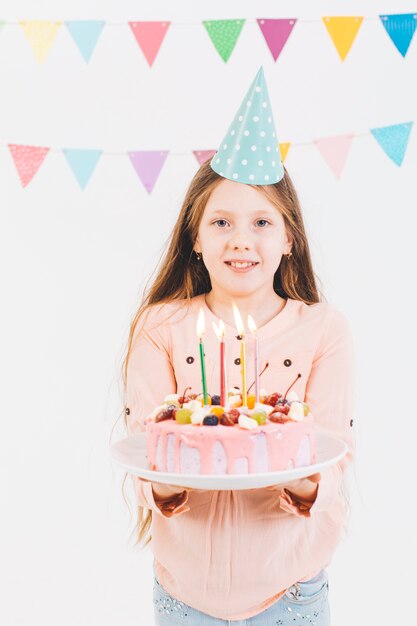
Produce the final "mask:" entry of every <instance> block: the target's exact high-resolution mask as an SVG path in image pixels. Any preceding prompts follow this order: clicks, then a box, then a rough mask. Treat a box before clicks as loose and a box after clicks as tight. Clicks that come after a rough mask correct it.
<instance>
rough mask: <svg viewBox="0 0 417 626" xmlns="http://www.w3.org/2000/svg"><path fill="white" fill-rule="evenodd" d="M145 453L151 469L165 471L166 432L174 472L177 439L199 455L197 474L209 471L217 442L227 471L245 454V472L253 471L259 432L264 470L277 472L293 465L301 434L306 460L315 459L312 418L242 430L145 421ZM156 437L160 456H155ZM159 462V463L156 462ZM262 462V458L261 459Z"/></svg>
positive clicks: (177, 462)
mask: <svg viewBox="0 0 417 626" xmlns="http://www.w3.org/2000/svg"><path fill="white" fill-rule="evenodd" d="M146 431H147V454H148V462H149V464H150V467H151V468H152V469H154V470H158V471H162V472H166V471H169V470H168V468H167V441H168V435H173V436H174V472H175V473H182V472H181V471H180V458H181V452H180V451H181V449H180V445H181V442H182V443H183V445H185V446H188V447H189V448H196V449H197V450H198V451H199V457H200V473H201V474H213V473H215V472H214V467H213V448H214V446H215V443H216V441H219V442H220V443H221V444H222V446H223V448H224V450H225V454H226V459H227V472H226V473H227V474H234V473H237V472H236V471H235V463H236V461H237V459H240V458H241V457H246V458H247V460H248V473H250V474H252V473H256V472H257V471H264V470H262V469H261V470H259V469H257V467H256V459H255V458H254V451H255V447H256V446H255V438H256V437H258V436H259V434H260V433H263V434H264V435H265V437H266V442H267V455H268V463H267V468H268V469H267V471H269V472H273V471H279V470H285V469H287V468H288V466H289V465H288V464H289V463H290V466H291V463H292V464H293V466H294V467H297V455H298V451H299V449H300V445H301V442H302V441H303V439H304V437H305V436H307V437H308V438H309V443H310V461H309V462H310V463H314V462H315V461H316V450H315V445H314V439H313V418H312V417H308V416H307V417H305V418H304V420H303V421H301V422H294V421H288V422H285V423H283V424H278V423H276V422H267V423H266V424H263V425H262V426H259V427H258V428H254V429H253V430H250V431H249V430H245V429H243V428H240V427H238V426H224V425H222V424H219V425H217V426H205V425H201V426H196V425H193V424H179V423H178V422H176V421H175V420H172V419H171V420H163V421H161V422H148V423H147V425H146ZM158 440H159V444H160V446H161V447H160V455H159V454H158V457H159V458H157V449H158ZM158 461H160V462H158ZM263 464H264V465H265V460H263Z"/></svg>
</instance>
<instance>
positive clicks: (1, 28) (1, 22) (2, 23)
mask: <svg viewBox="0 0 417 626" xmlns="http://www.w3.org/2000/svg"><path fill="white" fill-rule="evenodd" d="M3 26H4V20H0V33H1V31H2V30H3Z"/></svg>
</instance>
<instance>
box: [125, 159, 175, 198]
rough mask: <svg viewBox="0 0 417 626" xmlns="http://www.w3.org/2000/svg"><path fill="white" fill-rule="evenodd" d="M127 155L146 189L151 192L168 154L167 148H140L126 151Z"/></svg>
mask: <svg viewBox="0 0 417 626" xmlns="http://www.w3.org/2000/svg"><path fill="white" fill-rule="evenodd" d="M128 155H129V158H130V161H131V163H132V165H133V167H134V168H135V172H136V174H137V175H138V176H139V178H140V179H141V181H142V183H143V185H144V187H145V189H146V191H147V192H148V193H151V192H152V189H153V188H154V186H155V183H156V181H157V179H158V176H159V174H160V172H161V169H162V166H163V165H164V163H165V159H166V158H167V156H168V150H165V151H162V150H153V151H145V150H141V151H140V152H139V151H138V152H128Z"/></svg>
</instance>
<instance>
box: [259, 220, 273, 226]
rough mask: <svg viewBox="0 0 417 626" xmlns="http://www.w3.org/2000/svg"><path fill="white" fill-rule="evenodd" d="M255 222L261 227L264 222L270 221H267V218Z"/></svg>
mask: <svg viewBox="0 0 417 626" xmlns="http://www.w3.org/2000/svg"><path fill="white" fill-rule="evenodd" d="M256 223H257V224H259V226H261V227H262V228H264V227H265V226H266V224H269V223H270V222H268V221H267V220H258V221H257V222H256Z"/></svg>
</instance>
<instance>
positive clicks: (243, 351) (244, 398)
mask: <svg viewBox="0 0 417 626" xmlns="http://www.w3.org/2000/svg"><path fill="white" fill-rule="evenodd" d="M233 315H234V317H235V323H236V328H237V332H238V334H239V335H240V336H241V337H242V344H241V346H240V372H241V375H242V405H243V406H247V404H248V398H247V384H246V346H245V327H244V325H243V321H242V318H241V316H240V313H239V309H238V308H237V306H236V305H235V303H233Z"/></svg>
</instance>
